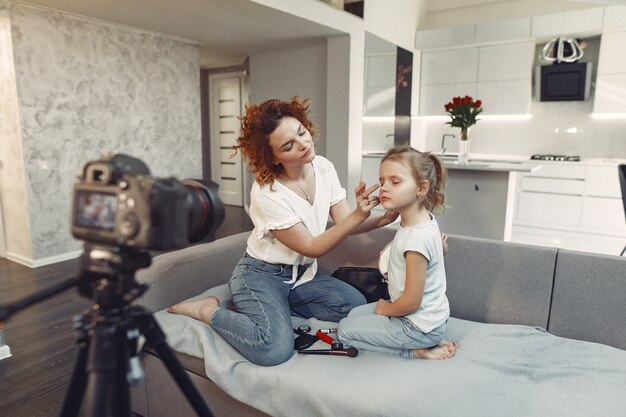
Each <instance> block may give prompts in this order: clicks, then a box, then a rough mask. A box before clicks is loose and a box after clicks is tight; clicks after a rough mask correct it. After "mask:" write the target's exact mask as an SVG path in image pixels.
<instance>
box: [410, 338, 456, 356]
mask: <svg viewBox="0 0 626 417" xmlns="http://www.w3.org/2000/svg"><path fill="white" fill-rule="evenodd" d="M458 347H459V345H458V344H456V343H454V342H449V341H447V340H442V341H441V343H439V345H437V346H435V347H431V348H428V349H415V350H413V359H450V358H451V357H453V356H454V354H455V353H456V350H457V348H458Z"/></svg>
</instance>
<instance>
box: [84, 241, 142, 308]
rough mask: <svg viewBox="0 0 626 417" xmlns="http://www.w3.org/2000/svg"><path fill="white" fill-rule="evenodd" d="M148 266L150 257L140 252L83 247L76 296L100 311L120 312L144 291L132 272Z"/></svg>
mask: <svg viewBox="0 0 626 417" xmlns="http://www.w3.org/2000/svg"><path fill="white" fill-rule="evenodd" d="M151 263H152V260H151V257H150V254H149V253H148V252H147V251H145V250H142V249H134V248H121V247H116V246H113V247H111V246H105V245H99V244H91V243H85V250H84V252H83V254H82V255H81V257H80V269H81V273H80V275H79V280H78V283H77V285H78V292H79V294H80V295H82V296H84V297H87V298H91V299H93V300H94V303H95V304H97V305H98V306H99V307H100V308H105V309H109V308H122V307H124V306H127V305H129V304H130V303H132V302H133V301H134V300H136V299H137V298H139V297H141V295H143V293H145V292H146V291H147V289H148V286H147V285H145V284H144V285H141V284H139V283H137V281H136V280H135V272H136V271H137V270H138V269H141V268H147V267H149V266H150V264H151Z"/></svg>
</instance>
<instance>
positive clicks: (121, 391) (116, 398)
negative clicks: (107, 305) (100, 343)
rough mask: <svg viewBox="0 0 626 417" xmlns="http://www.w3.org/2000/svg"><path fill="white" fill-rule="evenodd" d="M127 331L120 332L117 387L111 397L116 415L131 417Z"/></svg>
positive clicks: (112, 408) (116, 376)
mask: <svg viewBox="0 0 626 417" xmlns="http://www.w3.org/2000/svg"><path fill="white" fill-rule="evenodd" d="M125 333H126V331H125V329H122V330H121V331H119V332H118V338H119V340H120V343H119V344H118V355H117V358H118V359H117V360H118V362H117V363H118V364H119V366H118V367H117V368H118V369H117V370H116V375H115V380H116V387H115V389H114V391H113V398H111V403H112V404H111V410H112V412H113V415H114V416H116V417H117V416H119V417H131V414H130V389H129V386H128V376H127V375H128V361H129V355H128V343H126V334H125Z"/></svg>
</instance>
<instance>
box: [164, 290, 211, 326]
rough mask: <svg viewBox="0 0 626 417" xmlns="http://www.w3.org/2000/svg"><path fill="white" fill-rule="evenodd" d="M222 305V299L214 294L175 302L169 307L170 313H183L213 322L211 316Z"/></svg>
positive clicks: (206, 321)
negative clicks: (199, 298)
mask: <svg viewBox="0 0 626 417" xmlns="http://www.w3.org/2000/svg"><path fill="white" fill-rule="evenodd" d="M219 306H220V300H218V298H217V297H214V296H212V295H210V296H208V297H207V298H203V299H201V300H195V301H187V302H182V303H178V304H175V305H173V306H171V307H169V308H168V309H167V311H168V313H173V314H182V315H183V316H189V317H191V318H194V319H196V320H200V321H203V322H205V323H207V324H211V318H213V314H214V313H215V310H217V309H218V308H219Z"/></svg>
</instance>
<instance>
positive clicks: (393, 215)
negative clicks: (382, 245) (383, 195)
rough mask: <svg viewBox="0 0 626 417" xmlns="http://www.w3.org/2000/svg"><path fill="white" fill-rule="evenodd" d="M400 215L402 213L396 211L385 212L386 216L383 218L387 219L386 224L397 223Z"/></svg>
mask: <svg viewBox="0 0 626 417" xmlns="http://www.w3.org/2000/svg"><path fill="white" fill-rule="evenodd" d="M399 215H400V212H398V211H395V210H387V211H385V214H384V215H383V218H384V219H385V224H390V223H393V222H395V221H396V219H397V218H398V216H399Z"/></svg>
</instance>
